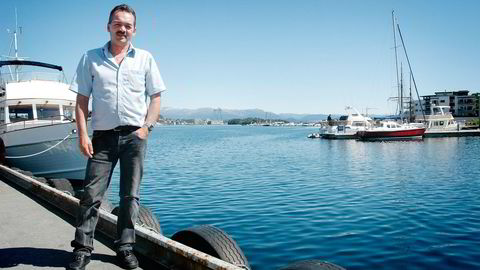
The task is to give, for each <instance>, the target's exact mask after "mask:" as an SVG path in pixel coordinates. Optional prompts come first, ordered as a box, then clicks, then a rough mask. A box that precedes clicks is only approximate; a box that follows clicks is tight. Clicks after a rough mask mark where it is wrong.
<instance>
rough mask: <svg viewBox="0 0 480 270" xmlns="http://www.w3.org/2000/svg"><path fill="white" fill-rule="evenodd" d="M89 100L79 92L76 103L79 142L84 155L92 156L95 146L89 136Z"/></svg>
mask: <svg viewBox="0 0 480 270" xmlns="http://www.w3.org/2000/svg"><path fill="white" fill-rule="evenodd" d="M88 100H89V97H86V96H83V95H80V94H77V104H76V105H75V118H76V121H77V131H78V143H79V147H80V151H81V152H82V154H83V155H85V156H86V157H88V158H91V157H92V155H93V146H92V142H91V141H90V138H89V137H88V130H87V119H88Z"/></svg>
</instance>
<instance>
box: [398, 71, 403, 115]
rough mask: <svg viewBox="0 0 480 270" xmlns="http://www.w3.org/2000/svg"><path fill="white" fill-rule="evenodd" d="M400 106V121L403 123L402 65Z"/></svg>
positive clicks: (401, 73)
mask: <svg viewBox="0 0 480 270" xmlns="http://www.w3.org/2000/svg"><path fill="white" fill-rule="evenodd" d="M398 100H399V105H400V120H402V122H403V65H402V63H400V95H399V96H398Z"/></svg>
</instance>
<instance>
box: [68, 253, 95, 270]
mask: <svg viewBox="0 0 480 270" xmlns="http://www.w3.org/2000/svg"><path fill="white" fill-rule="evenodd" d="M89 262H90V255H86V254H84V253H74V254H73V261H72V262H71V263H70V264H69V265H68V269H70V270H84V269H85V266H86V265H87V264H88V263H89Z"/></svg>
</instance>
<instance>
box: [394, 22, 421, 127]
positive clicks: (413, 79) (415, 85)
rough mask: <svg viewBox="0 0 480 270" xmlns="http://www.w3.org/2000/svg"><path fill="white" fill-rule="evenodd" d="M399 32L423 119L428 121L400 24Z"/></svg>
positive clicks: (398, 26)
mask: <svg viewBox="0 0 480 270" xmlns="http://www.w3.org/2000/svg"><path fill="white" fill-rule="evenodd" d="M397 29H398V34H399V35H400V40H401V41H402V47H403V51H404V52H405V58H406V59H407V63H408V69H409V70H410V74H411V76H412V81H413V86H414V87H415V92H416V93H417V98H418V103H419V105H420V110H422V116H423V121H424V122H426V119H425V118H426V117H425V111H424V110H423V105H422V101H421V100H420V95H419V94H418V88H417V83H416V82H415V76H413V70H412V65H410V59H409V58H408V54H407V48H405V42H404V41H403V36H402V31H400V25H398V24H397Z"/></svg>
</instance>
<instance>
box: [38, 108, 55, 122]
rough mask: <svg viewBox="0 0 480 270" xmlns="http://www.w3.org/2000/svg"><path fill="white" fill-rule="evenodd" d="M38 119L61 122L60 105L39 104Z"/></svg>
mask: <svg viewBox="0 0 480 270" xmlns="http://www.w3.org/2000/svg"><path fill="white" fill-rule="evenodd" d="M37 119H40V120H44V119H48V120H60V108H59V107H58V105H50V104H37Z"/></svg>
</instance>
